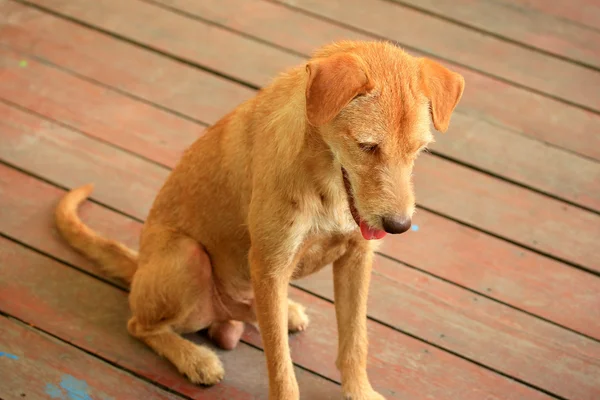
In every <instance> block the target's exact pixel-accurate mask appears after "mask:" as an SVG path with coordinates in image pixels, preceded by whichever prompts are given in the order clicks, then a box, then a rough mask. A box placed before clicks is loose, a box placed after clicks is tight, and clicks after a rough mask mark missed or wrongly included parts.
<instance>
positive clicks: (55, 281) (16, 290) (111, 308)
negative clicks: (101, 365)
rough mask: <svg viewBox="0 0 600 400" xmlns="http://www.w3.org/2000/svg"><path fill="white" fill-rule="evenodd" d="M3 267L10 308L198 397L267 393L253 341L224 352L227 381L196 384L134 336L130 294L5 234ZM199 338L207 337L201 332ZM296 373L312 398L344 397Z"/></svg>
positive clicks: (0, 299) (2, 287)
mask: <svg viewBox="0 0 600 400" xmlns="http://www.w3.org/2000/svg"><path fill="white" fill-rule="evenodd" d="M0 265H2V266H3V273H2V275H0V305H1V309H2V311H3V312H5V313H8V314H10V315H13V316H15V317H17V318H19V319H21V320H23V321H25V322H27V323H29V324H32V325H34V326H35V327H38V328H39V329H41V330H44V331H46V332H49V333H51V334H52V335H54V336H57V337H60V338H61V339H62V340H64V341H67V342H69V343H72V344H74V345H76V346H78V347H80V348H83V349H85V350H86V351H88V352H90V353H92V354H94V355H96V356H98V357H101V358H103V359H105V360H107V361H109V362H111V363H114V364H117V365H119V366H120V367H121V368H125V369H127V370H130V371H132V372H134V373H136V374H138V375H141V376H143V377H145V378H147V379H150V380H152V381H154V382H157V383H160V384H161V385H164V386H166V387H169V388H170V389H172V390H174V391H176V392H178V393H181V394H184V395H186V396H189V397H191V398H194V399H222V400H230V399H244V400H246V399H263V398H266V396H267V393H268V389H267V374H266V365H265V362H264V356H263V353H262V352H260V351H258V350H256V349H254V348H252V347H250V346H247V345H245V344H241V345H240V346H239V347H238V348H237V349H236V350H235V351H234V352H220V356H221V358H222V360H223V363H224V365H225V368H226V376H225V379H224V381H223V382H221V383H220V384H219V385H216V386H213V387H211V388H208V389H207V388H202V387H199V386H195V385H193V384H191V383H189V382H188V381H187V380H186V379H185V378H184V377H182V376H180V374H179V373H178V372H177V371H176V370H175V368H174V367H172V366H171V364H170V363H169V362H167V361H166V360H163V359H161V358H160V357H159V356H158V355H156V354H155V353H154V352H153V351H152V350H150V349H149V348H148V347H147V346H145V345H144V344H142V343H141V342H139V341H137V340H135V339H133V338H132V337H130V336H129V335H128V334H127V331H126V329H125V324H126V322H127V319H128V318H129V310H128V304H127V298H126V293H125V292H124V291H122V290H119V289H117V288H115V287H113V286H110V285H108V284H105V283H102V282H100V281H98V280H97V279H95V278H92V277H90V276H87V275H84V274H82V273H80V272H77V271H76V270H74V269H72V268H69V267H67V266H64V265H62V264H60V263H58V262H56V261H53V260H52V259H50V258H47V257H44V256H42V255H39V254H36V253H34V252H32V251H31V250H28V249H26V248H25V247H22V246H20V245H18V244H16V243H14V242H10V241H8V240H6V239H4V238H0ZM191 339H193V340H194V341H196V342H199V343H201V342H204V340H205V339H204V338H203V337H201V336H198V335H191ZM296 374H297V376H298V381H299V384H300V387H301V388H302V390H303V393H304V394H305V395H306V396H307V398H315V399H321V398H322V399H337V398H338V397H339V393H340V389H339V387H338V386H336V385H335V384H333V383H331V382H329V381H327V380H324V379H322V378H319V377H317V376H315V375H313V374H311V373H309V372H306V371H304V370H300V369H297V371H296ZM138 398H140V399H141V398H143V397H138Z"/></svg>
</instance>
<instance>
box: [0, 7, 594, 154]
mask: <svg viewBox="0 0 600 400" xmlns="http://www.w3.org/2000/svg"><path fill="white" fill-rule="evenodd" d="M35 1H39V0H35ZM233 1H234V0H223V2H210V3H206V2H194V3H193V4H192V5H193V8H192V7H188V8H189V10H190V12H198V10H199V12H201V15H202V17H203V18H207V17H208V18H213V19H214V20H215V22H217V23H220V22H222V23H227V22H228V21H232V22H231V26H232V27H233V28H235V29H243V30H244V31H245V32H248V33H250V34H251V35H255V36H259V37H260V38H261V39H263V40H270V41H276V43H277V44H279V45H281V46H284V47H290V46H297V44H298V43H301V44H302V46H303V47H302V48H301V49H300V50H299V51H300V52H303V53H304V54H308V53H311V52H312V51H313V50H314V48H315V47H317V46H320V45H322V44H324V43H325V42H327V41H330V40H334V39H338V38H341V37H343V38H348V39H372V38H373V37H370V36H367V35H361V34H358V33H356V32H354V31H352V30H349V29H344V28H341V27H338V26H333V25H331V24H328V23H326V22H324V21H321V20H318V19H315V18H311V17H308V16H306V15H303V14H298V13H296V12H292V11H290V10H288V9H286V8H284V7H282V6H279V5H273V4H269V3H263V2H253V3H252V6H251V7H250V6H248V5H247V6H245V7H243V6H240V3H237V2H235V3H232V2H233ZM2 3H4V4H2ZM46 3H47V2H40V4H46ZM100 3H101V4H100ZM7 4H8V5H10V4H13V3H12V2H10V1H7V0H0V7H5V6H6V5H7ZM132 4H134V3H130V2H119V3H118V5H114V4H112V3H111V4H108V3H107V2H106V1H105V2H94V3H93V4H86V5H82V6H77V4H75V2H66V1H65V2H57V1H55V2H53V3H52V7H59V6H60V8H59V9H58V8H53V10H55V11H60V12H63V13H66V15H69V16H71V17H75V18H80V19H83V20H84V22H86V23H87V24H90V25H92V26H97V27H99V28H101V29H105V30H108V31H110V32H113V33H116V34H118V35H126V36H129V37H131V38H133V39H134V40H136V41H139V42H141V43H144V44H145V45H148V46H151V47H153V48H157V49H159V50H161V51H165V52H167V53H169V54H172V55H174V56H177V57H180V58H183V59H186V60H189V61H192V62H196V63H198V64H200V65H205V66H207V67H209V68H213V69H218V70H219V71H221V72H223V73H225V74H228V75H230V76H234V77H236V78H237V79H241V80H243V81H246V82H250V83H251V84H253V85H257V86H261V85H264V84H266V83H267V82H269V81H270V80H271V79H272V77H273V76H275V74H277V73H279V72H280V71H281V69H282V68H283V67H284V66H289V65H292V64H293V65H295V64H297V63H299V62H302V58H301V57H292V58H290V57H291V56H290V55H289V54H287V53H284V52H281V51H278V50H277V49H274V48H272V47H269V46H265V45H262V44H259V43H256V42H251V43H253V44H252V49H254V50H255V51H257V53H256V54H261V55H263V54H264V55H265V57H264V59H262V58H261V62H260V63H258V62H254V58H249V57H247V56H244V57H240V56H237V55H236V56H232V55H231V54H230V53H229V52H225V51H224V50H225V49H229V48H232V49H236V48H238V47H239V48H241V49H242V50H239V51H240V54H243V49H244V48H246V46H247V45H248V44H247V42H246V39H244V38H242V37H239V36H235V35H234V36H232V35H231V34H230V33H229V32H226V31H223V30H222V29H218V28H215V27H214V26H212V25H210V26H208V27H207V26H205V25H204V24H202V23H200V22H197V21H190V20H188V19H186V18H183V17H180V16H177V15H173V14H171V13H165V12H164V11H163V12H161V10H158V9H156V8H153V7H151V6H148V5H146V6H143V7H141V6H140V7H141V8H140V10H142V11H143V12H138V11H137V8H134V7H133V6H132ZM186 4H190V3H186ZM203 4H209V5H210V7H208V8H204V7H203V8H199V7H202V5H203ZM243 4H245V3H242V5H243ZM46 5H47V4H46ZM223 5H225V7H223ZM228 5H231V6H228ZM95 7H100V8H95ZM115 7H117V8H115ZM119 7H120V8H119ZM188 8H186V10H187V9H188ZM19 15H20V13H16V15H15V16H14V17H13V18H11V19H10V20H13V21H17V23H22V24H24V23H26V22H23V20H25V21H27V20H28V17H21V18H19V17H18V16H19ZM99 15H108V16H110V17H108V16H107V18H97V17H98V16H99ZM264 15H266V16H268V17H269V21H270V23H268V24H266V23H264V19H263V17H262V16H264ZM147 20H153V21H156V24H160V25H158V26H156V25H155V24H153V25H148V24H147V23H145V21H147ZM244 21H247V22H244ZM273 21H280V23H279V24H278V25H277V26H278V29H277V30H276V31H275V33H274V32H273V30H272V29H269V27H270V26H272V25H273ZM154 26H156V27H155V28H153V27H154ZM284 28H285V29H284ZM31 29H32V28H31ZM156 29H160V32H162V35H161V38H160V40H161V42H156V40H155V36H156V34H155V33H154V32H155V30H156ZM207 29H210V32H209V33H210V34H211V35H212V36H210V37H211V40H210V41H203V43H202V46H200V47H199V46H196V45H194V46H193V48H190V46H188V45H186V44H191V43H196V42H197V38H198V37H208V36H206V35H207V34H208V33H206V32H205V31H206V30H207ZM265 30H266V31H265ZM222 36H223V37H222ZM164 41H167V43H164ZM228 41H234V42H235V43H229V42H228ZM223 42H227V43H226V45H221V43H223ZM214 47H217V48H214ZM293 48H294V49H295V50H296V51H298V48H297V47H293ZM222 50H223V51H222ZM236 51H237V50H236ZM413 53H414V54H415V55H420V53H418V52H413ZM256 54H255V55H254V56H253V57H255V56H256ZM267 60H268V61H267ZM453 68H454V69H455V70H457V71H458V72H460V73H462V74H463V75H464V76H465V79H466V80H467V82H468V85H469V86H468V89H467V91H466V93H465V95H464V96H463V99H462V100H461V104H460V105H459V110H464V112H466V113H468V114H470V115H473V116H476V117H478V118H484V119H485V120H487V121H488V122H490V123H493V124H500V125H503V126H505V127H507V128H510V129H514V130H515V131H517V132H519V133H522V134H526V135H531V136H533V137H536V138H539V139H541V140H543V141H546V142H548V143H553V144H556V145H558V146H561V147H564V148H567V149H571V150H573V151H575V152H579V153H581V154H585V155H587V156H589V157H593V158H596V159H600V137H599V135H595V134H594V132H597V131H598V129H599V126H600V120H599V119H598V118H599V117H598V115H596V114H594V113H590V112H587V111H584V110H581V109H578V108H576V107H571V106H565V104H563V103H561V102H558V101H555V100H552V99H549V98H547V97H543V96H540V95H537V94H534V93H530V92H528V91H525V90H522V89H519V88H516V87H514V86H511V85H508V84H506V83H504V82H501V81H498V80H495V79H491V78H489V77H487V76H484V75H482V74H479V73H476V72H473V71H471V70H469V69H466V68H460V67H457V66H453ZM178 86H179V85H178ZM524 110H526V111H527V112H524ZM548 116H550V117H548ZM565 131H567V132H569V135H565V134H564V132H565Z"/></svg>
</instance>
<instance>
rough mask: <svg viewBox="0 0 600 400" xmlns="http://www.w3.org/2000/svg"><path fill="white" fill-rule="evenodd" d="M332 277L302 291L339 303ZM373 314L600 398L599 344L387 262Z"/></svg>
mask: <svg viewBox="0 0 600 400" xmlns="http://www.w3.org/2000/svg"><path fill="white" fill-rule="evenodd" d="M330 274H331V270H330V269H329V268H327V270H325V271H321V272H319V273H318V274H317V275H315V276H311V277H309V278H305V279H303V280H302V281H301V282H299V286H300V287H302V288H304V289H307V290H309V291H310V292H312V293H315V294H318V295H319V296H320V297H324V298H328V299H333V282H332V280H331V278H330ZM596 281H599V282H596V283H600V280H598V279H596ZM590 296H595V298H596V303H598V301H599V300H598V296H597V294H593V295H590ZM562 299H563V301H564V299H565V297H563V298H562ZM369 316H370V317H371V318H374V319H376V320H378V321H383V322H384V323H386V324H388V325H391V326H393V327H395V328H397V329H400V330H402V331H403V332H407V333H409V334H411V335H414V336H417V337H419V338H421V339H423V340H425V341H427V342H428V343H434V344H436V345H438V346H440V347H442V348H445V349H448V350H450V351H453V352H455V353H458V354H461V355H462V356H465V357H467V358H469V359H471V360H474V361H477V362H479V363H481V364H484V365H488V366H490V367H492V368H494V370H496V371H500V372H503V373H505V374H507V375H510V376H514V377H516V378H518V379H521V380H523V381H525V382H528V383H531V384H533V385H535V386H536V387H539V388H543V389H545V390H547V391H549V392H552V393H555V394H558V395H560V396H563V397H565V398H581V399H592V398H595V395H597V394H600V343H598V342H596V341H593V340H590V339H586V338H583V337H581V336H580V335H578V334H576V333H572V332H569V331H566V330H564V329H562V328H558V327H556V326H554V325H551V324H548V323H546V322H543V321H541V320H539V319H536V318H532V317H531V316H529V315H526V314H524V313H522V312H519V311H516V310H514V309H512V308H509V307H506V306H502V305H500V304H498V303H496V302H495V301H491V300H488V299H486V298H484V297H481V296H478V295H476V294H472V293H469V292H467V291H465V290H464V289H461V288H458V287H456V286H454V285H451V284H448V283H446V282H443V281H441V280H439V279H436V278H435V277H430V276H427V275H425V274H423V273H422V272H418V271H415V270H412V269H410V268H407V267H405V266H402V265H401V264H398V263H397V262H394V261H390V260H388V259H386V258H383V257H378V258H377V259H376V264H375V272H374V274H373V278H372V282H371V293H370V297H369ZM575 382H578V383H577V384H576V383H575Z"/></svg>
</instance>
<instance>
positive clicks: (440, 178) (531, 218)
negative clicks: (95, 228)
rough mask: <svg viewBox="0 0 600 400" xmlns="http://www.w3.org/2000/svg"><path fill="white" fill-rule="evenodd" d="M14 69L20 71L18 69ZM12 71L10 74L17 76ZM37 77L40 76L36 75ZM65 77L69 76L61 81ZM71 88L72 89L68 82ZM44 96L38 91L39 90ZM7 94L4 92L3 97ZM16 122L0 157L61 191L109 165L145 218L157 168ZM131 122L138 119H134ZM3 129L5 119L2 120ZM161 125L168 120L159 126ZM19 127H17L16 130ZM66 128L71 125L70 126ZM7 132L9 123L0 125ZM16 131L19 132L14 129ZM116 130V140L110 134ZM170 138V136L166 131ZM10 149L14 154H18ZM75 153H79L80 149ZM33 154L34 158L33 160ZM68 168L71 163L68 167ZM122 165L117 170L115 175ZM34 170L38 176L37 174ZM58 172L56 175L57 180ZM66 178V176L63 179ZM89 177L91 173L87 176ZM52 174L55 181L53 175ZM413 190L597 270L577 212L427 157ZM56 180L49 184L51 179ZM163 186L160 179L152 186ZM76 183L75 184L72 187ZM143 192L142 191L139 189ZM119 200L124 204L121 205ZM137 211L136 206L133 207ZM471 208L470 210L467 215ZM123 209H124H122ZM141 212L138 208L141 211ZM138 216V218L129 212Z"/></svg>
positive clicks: (593, 228)
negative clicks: (142, 195)
mask: <svg viewBox="0 0 600 400" xmlns="http://www.w3.org/2000/svg"><path fill="white" fill-rule="evenodd" d="M0 54H1V55H3V56H4V57H6V58H8V59H10V57H12V58H13V59H15V56H11V53H10V52H7V51H4V52H3V51H2V50H0ZM16 68H18V67H16ZM28 68H31V69H32V71H33V72H34V73H35V72H37V71H39V70H40V69H41V65H39V64H36V63H34V62H31V63H30V66H29V67H28ZM14 69H15V68H12V70H14ZM10 72H11V69H8V70H7V71H6V73H4V74H3V75H2V76H1V77H0V82H14V76H13V74H12V73H10ZM40 72H41V71H40ZM59 76H60V75H58V74H56V75H54V78H55V80H59V79H60V78H59ZM65 77H66V76H65ZM69 82H70V83H71V84H72V85H73V84H74V83H75V82H73V81H69ZM80 84H81V85H83V86H84V87H85V86H88V85H89V84H88V83H86V82H83V81H80ZM2 87H5V88H10V87H11V85H10V84H2ZM16 89H17V88H16V87H14V90H11V91H8V93H9V94H10V93H12V94H14V98H15V99H18V98H22V97H23V98H24V97H26V96H19V95H18V92H17V91H16ZM38 90H39V91H43V90H44V89H43V87H40V88H39V89H38ZM5 92H6V91H5ZM128 101H129V102H131V103H135V101H133V100H131V99H129V98H127V97H124V96H123V97H122V99H121V101H120V102H119V103H118V104H117V103H113V102H108V101H107V102H104V103H103V104H104V107H103V112H104V113H105V114H104V115H103V117H104V118H105V119H107V120H110V119H111V115H117V116H118V118H119V119H128V118H129V117H128V115H129V114H128V113H126V112H125V113H123V111H122V110H127V109H128V106H127V102H128ZM72 103H73V104H76V103H80V104H86V100H85V98H83V99H81V98H80V99H74V100H73V102H72ZM49 104H51V102H40V101H33V102H32V101H29V102H28V104H27V107H30V108H31V109H33V111H35V112H37V113H40V114H43V115H46V116H47V117H49V118H52V119H58V120H60V119H61V118H64V115H65V113H64V112H63V111H62V110H63V107H51V106H50V105H49ZM2 110H3V112H5V113H9V115H10V114H12V113H15V112H16V111H14V110H13V109H12V108H9V107H6V106H4V107H2ZM151 111H152V109H148V114H147V118H149V119H150V120H151V119H152V114H153V113H151ZM154 111H155V112H156V113H157V119H158V120H161V118H162V117H161V116H160V115H158V114H161V115H162V114H164V112H163V111H160V110H154ZM98 113H99V111H98V110H97V109H94V108H89V107H87V108H86V107H81V108H80V109H79V112H78V113H77V118H73V120H76V121H79V125H78V126H76V127H77V128H78V129H79V130H81V131H83V132H88V131H90V130H94V129H95V127H94V125H93V124H90V125H87V122H86V120H87V119H88V118H90V119H91V120H92V121H95V120H97V118H98V115H97V114H98ZM18 114H19V115H20V116H19V117H18V118H17V119H16V120H15V121H14V122H11V124H10V126H7V128H6V131H7V133H6V134H5V136H7V138H6V141H5V146H4V147H3V148H2V149H0V151H2V156H3V157H5V159H6V160H8V161H10V162H13V163H15V164H18V165H20V166H22V167H23V168H28V169H30V170H31V171H33V172H36V173H39V174H42V175H43V176H45V177H47V178H48V179H55V180H56V179H59V180H60V178H59V177H63V176H64V175H65V174H66V175H69V176H68V177H65V179H66V180H68V181H65V183H67V184H69V185H73V184H81V183H84V182H81V180H82V179H93V180H97V179H101V177H102V176H107V173H106V172H105V171H103V170H101V169H97V170H96V172H95V173H94V174H93V175H91V176H88V177H87V178H83V175H82V174H83V173H84V171H83V170H81V171H79V170H77V171H72V170H73V166H74V165H78V164H79V163H86V162H87V157H89V156H88V154H87V153H86V152H88V151H89V152H91V154H90V156H92V157H95V158H96V160H95V163H94V164H89V163H88V164H87V165H88V166H89V167H90V168H97V166H98V165H97V164H98V163H101V162H103V163H106V164H107V166H108V167H109V168H110V169H113V170H114V169H115V168H120V169H121V170H122V171H123V172H127V174H129V175H131V174H134V175H136V176H138V175H139V177H138V178H135V179H129V180H128V179H125V175H124V176H122V177H119V178H122V179H119V178H117V179H114V180H112V181H111V182H110V184H111V185H112V187H113V188H115V189H116V187H117V186H118V185H123V189H121V190H116V191H115V192H114V193H113V192H111V193H110V195H111V196H112V197H114V198H115V200H118V201H120V202H124V203H125V208H122V209H123V210H125V211H127V212H132V215H135V216H137V217H140V218H143V217H144V216H145V215H146V212H147V210H148V209H149V207H150V203H151V201H152V199H153V197H154V194H155V193H156V191H157V190H158V188H159V187H160V186H161V185H162V182H163V181H164V177H165V176H166V171H164V170H162V169H160V168H159V167H157V166H155V165H151V166H149V168H150V171H151V173H149V174H147V173H145V172H142V171H141V170H138V171H137V172H133V170H134V169H135V168H142V169H143V168H144V167H143V166H142V165H146V163H144V160H140V159H137V158H135V157H130V156H129V155H126V154H122V153H119V152H117V151H116V149H114V148H112V147H110V146H102V145H99V144H97V143H96V142H93V141H89V140H86V139H85V137H82V136H81V135H79V134H76V133H74V132H70V131H67V130H64V129H58V128H56V134H54V135H51V136H49V135H47V134H46V133H45V130H46V125H48V124H47V123H44V124H43V125H40V121H41V120H39V119H36V118H33V117H25V116H24V114H23V113H18ZM133 119H134V120H135V119H136V118H135V117H133ZM5 120H6V121H8V120H10V118H9V117H8V115H7V117H6V118H5ZM163 120H164V121H165V122H166V121H168V119H167V118H163ZM17 121H18V122H17ZM67 122H68V123H73V122H72V121H71V120H69V121H67ZM4 123H5V124H6V122H4ZM186 123H187V124H188V125H190V126H191V127H190V128H188V129H189V130H190V131H191V130H193V127H195V124H194V123H192V122H188V121H185V120H178V121H177V124H176V127H180V126H181V125H182V124H186ZM15 124H17V125H15ZM122 125H123V124H120V125H115V126H114V130H119V129H120V128H121V127H122ZM114 130H113V134H114ZM167 132H168V130H167ZM128 134H129V131H128V130H127V129H121V133H120V135H118V136H123V137H127V136H128ZM151 134H156V135H157V136H156V137H155V138H153V139H152V140H153V141H155V142H160V140H162V138H166V137H167V136H168V134H165V132H163V130H153V131H147V132H146V135H148V136H149V135H151ZM22 135H27V136H29V137H30V138H29V139H25V138H23V137H22ZM95 135H103V139H104V140H107V141H108V140H110V141H111V142H112V141H113V140H112V139H111V137H113V136H112V135H111V136H110V137H108V136H106V135H105V134H103V133H101V132H98V133H96V134H95ZM115 141H119V142H127V140H124V139H115ZM11 147H14V149H17V151H15V150H14V149H12V148H11ZM78 147H79V148H78ZM33 149H36V150H35V152H32V151H33ZM127 150H129V151H131V152H135V153H138V154H141V155H143V156H144V157H147V158H149V159H151V160H154V159H156V157H155V154H156V153H155V152H154V151H152V149H151V148H150V147H147V148H136V147H129V148H127ZM65 151H66V152H68V153H70V154H69V155H67V154H64V155H62V156H61V157H62V158H59V159H60V160H61V162H60V163H53V164H51V165H48V163H47V162H46V161H45V160H47V159H54V158H56V157H57V154H59V152H65ZM119 159H120V161H119ZM67 161H69V162H68V163H67ZM176 162H177V160H176V159H173V160H171V162H170V163H169V165H171V166H172V165H174V164H175V163H176ZM120 163H122V164H121V166H120V167H117V165H119V164H120ZM38 170H39V172H38ZM59 171H60V172H59ZM65 171H69V172H65ZM88 172H89V169H88ZM53 174H54V175H53ZM415 174H416V176H415V184H416V191H417V195H418V196H417V199H418V200H419V204H420V205H422V206H423V207H425V208H430V209H433V210H435V211H437V212H440V213H442V214H445V215H450V216H452V217H453V218H456V219H458V220H460V221H463V222H465V223H468V224H471V225H474V226H476V227H478V228H481V229H484V230H487V231H490V232H492V233H495V234H498V235H500V236H502V237H505V238H507V239H510V240H514V241H516V242H518V243H521V244H525V245H527V246H530V247H532V248H536V249H539V250H541V251H544V252H547V253H549V254H552V255H555V256H557V257H560V258H562V259H564V260H567V261H570V262H574V263H577V264H581V265H583V266H586V267H587V268H590V269H593V268H600V253H598V252H597V251H596V243H595V242H596V238H597V237H600V224H599V223H598V221H600V217H599V216H598V215H595V214H593V213H591V212H587V211H583V210H580V209H578V208H576V207H573V206H569V205H566V204H564V203H562V202H559V201H556V200H553V199H549V198H546V197H545V196H542V195H539V194H536V193H532V192H530V191H528V190H525V189H523V188H520V187H517V186H514V185H511V184H508V183H505V182H502V181H499V180H497V179H493V178H491V177H489V176H486V175H484V174H481V173H479V172H476V171H473V170H470V169H468V168H465V167H462V166H460V165H456V164H454V163H451V162H449V161H446V160H443V159H440V158H437V157H432V156H431V155H428V154H424V155H423V156H421V157H420V159H419V161H418V162H417V166H416V168H415ZM51 176H54V178H51ZM155 178H160V179H155ZM74 182H76V183H74ZM127 182H136V183H135V187H134V188H135V189H136V190H135V192H138V191H139V192H141V191H144V190H146V192H147V193H146V197H145V200H144V201H145V204H144V205H142V204H139V203H138V204H136V202H137V200H138V197H140V196H139V195H136V193H135V192H132V191H131V189H126V188H129V187H130V186H131V185H130V184H129V183H127ZM144 186H145V188H144ZM128 193H129V194H132V195H133V197H132V198H131V199H130V200H124V199H122V197H123V196H126V195H127V194H128ZM150 194H151V195H150ZM118 198H121V199H120V200H119V199H118ZM134 204H135V205H134ZM465 204H469V207H464V205H465ZM121 207H123V206H121ZM140 207H141V208H140ZM132 208H133V209H135V210H132ZM572 231H576V232H579V234H578V235H576V236H574V235H571V234H570V232H572Z"/></svg>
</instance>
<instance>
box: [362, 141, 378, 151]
mask: <svg viewBox="0 0 600 400" xmlns="http://www.w3.org/2000/svg"><path fill="white" fill-rule="evenodd" d="M358 147H360V149H361V150H362V151H364V152H365V153H373V152H375V151H376V150H377V147H378V145H377V143H359V144H358Z"/></svg>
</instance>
